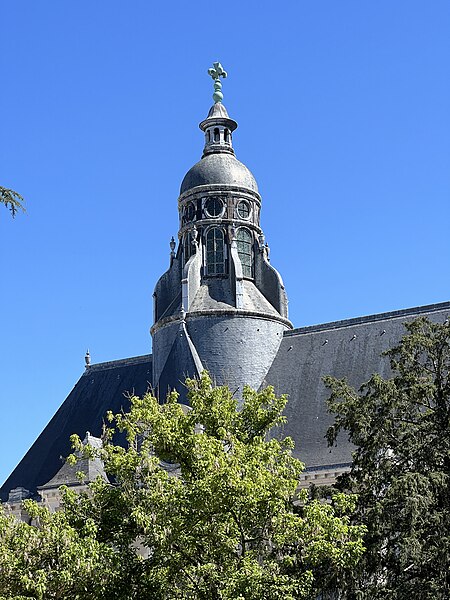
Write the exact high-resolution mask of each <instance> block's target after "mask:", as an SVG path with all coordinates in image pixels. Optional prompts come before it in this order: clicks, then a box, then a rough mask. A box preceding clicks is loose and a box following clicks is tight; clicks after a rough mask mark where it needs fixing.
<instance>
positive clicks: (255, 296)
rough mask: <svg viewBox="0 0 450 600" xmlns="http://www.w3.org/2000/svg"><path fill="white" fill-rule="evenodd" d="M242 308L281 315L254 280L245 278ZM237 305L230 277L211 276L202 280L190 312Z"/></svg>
mask: <svg viewBox="0 0 450 600" xmlns="http://www.w3.org/2000/svg"><path fill="white" fill-rule="evenodd" d="M242 288H243V298H242V301H243V305H242V310H248V311H250V312H261V313H264V314H266V315H273V316H274V317H279V316H280V314H279V313H278V312H277V311H276V310H275V308H274V307H273V306H272V305H271V304H270V302H269V301H268V300H267V299H266V298H265V297H264V296H263V294H262V293H261V292H260V291H259V290H258V288H257V287H256V285H255V284H254V283H253V281H249V280H247V279H244V280H243V281H242ZM235 306H236V300H235V297H234V294H233V291H232V289H231V282H230V279H229V278H223V279H222V278H210V279H205V280H203V281H202V284H201V285H200V286H199V288H198V290H197V293H196V295H195V297H194V300H193V301H192V304H191V306H190V307H189V312H191V313H193V312H196V311H202V312H203V311H216V310H220V309H223V310H230V309H233V308H234V307H235Z"/></svg>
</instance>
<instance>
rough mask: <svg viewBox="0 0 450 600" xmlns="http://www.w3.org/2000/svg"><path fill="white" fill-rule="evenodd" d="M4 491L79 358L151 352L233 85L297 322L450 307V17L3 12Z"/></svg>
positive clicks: (363, 9) (132, 9) (399, 11)
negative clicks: (220, 68)
mask: <svg viewBox="0 0 450 600" xmlns="http://www.w3.org/2000/svg"><path fill="white" fill-rule="evenodd" d="M1 21H2V36H1V41H0V44H1V48H0V66H1V77H2V81H3V88H2V94H1V98H0V103H1V110H0V122H1V157H0V185H3V186H7V187H12V188H14V189H16V190H18V191H20V192H21V193H22V194H23V195H24V196H25V198H26V204H27V214H26V215H18V217H17V218H16V219H15V220H14V221H13V220H12V219H11V218H10V217H9V214H8V213H7V211H6V210H5V209H3V210H2V211H1V210H0V249H1V255H2V262H1V264H2V267H1V278H0V284H1V289H2V299H3V310H2V311H1V313H0V340H1V344H0V352H1V357H0V365H1V366H0V370H1V377H0V402H1V415H2V421H1V424H2V434H1V436H0V480H1V481H3V480H4V479H5V477H6V476H7V475H8V473H9V472H10V471H11V469H12V468H13V467H14V466H15V464H16V463H17V462H18V460H19V459H20V458H21V457H22V456H23V454H24V453H25V451H26V450H27V449H28V448H29V446H30V445H31V443H32V442H33V441H34V439H35V438H36V436H37V435H38V434H39V433H40V431H41V430H42V428H43V427H44V425H45V424H46V423H47V422H48V420H49V419H50V417H51V416H52V415H53V413H54V412H55V411H56V409H57V408H58V406H59V405H60V404H61V402H62V401H63V400H64V398H65V397H66V396H67V394H68V393H69V392H70V390H71V388H72V386H73V385H74V384H75V382H76V381H77V379H78V378H79V376H80V375H81V374H82V372H83V357H84V353H85V351H86V348H87V347H89V349H90V351H91V354H92V359H93V362H101V361H106V360H113V359H118V358H124V357H128V356H134V355H139V354H146V353H149V352H150V351H151V341H150V335H149V327H150V325H151V323H152V292H153V286H154V284H155V282H156V280H157V278H158V277H159V276H160V274H161V273H162V272H163V271H164V270H165V269H166V268H167V265H168V260H169V245H168V243H169V240H170V237H171V236H172V235H175V236H176V233H177V224H178V219H177V196H178V190H179V184H180V182H181V180H182V178H183V175H184V173H185V172H186V171H187V170H188V169H189V168H190V166H191V165H192V164H194V163H195V162H196V161H197V160H198V159H199V157H200V155H201V151H202V146H203V138H202V134H201V132H200V130H199V129H198V123H199V121H201V120H202V119H203V118H204V117H205V116H206V114H207V111H208V109H209V107H210V105H211V103H212V100H211V94H212V85H211V80H210V79H209V78H208V76H207V74H206V70H207V68H208V67H209V66H210V64H211V63H212V62H213V61H214V60H220V61H221V62H222V64H223V65H224V67H225V69H227V70H228V72H229V77H228V79H227V80H226V81H225V82H224V94H225V99H224V103H225V105H226V107H227V109H228V111H229V113H230V115H231V116H232V117H233V118H235V119H236V120H237V121H238V123H239V129H238V130H237V131H236V133H235V136H234V146H235V149H236V153H237V157H238V158H239V159H240V160H242V161H243V162H244V163H245V164H247V166H248V167H249V168H250V169H251V170H252V172H253V173H254V175H255V177H256V178H257V181H258V183H259V187H260V191H261V194H262V197H263V214H262V225H263V228H264V230H265V233H266V238H267V240H268V242H269V245H270V247H271V259H272V264H273V265H274V266H275V267H276V268H278V269H279V271H280V272H281V274H282V276H283V278H284V281H285V284H286V288H287V292H288V295H289V299H290V316H291V319H292V321H293V323H294V325H295V326H297V327H298V326H302V325H308V324H313V323H320V322H326V321H331V320H336V319H343V318H348V317H355V316H359V315H364V314H371V313H376V312H384V311H389V310H395V309H400V308H406V307H410V306H417V305H422V304H430V303H434V302H441V301H445V300H448V299H449V298H450V293H449V287H450V286H449V258H450V248H449V225H450V219H449V192H450V110H449V107H450V68H449V57H450V35H449V32H450V3H449V2H448V0H441V1H440V0H433V1H432V2H430V1H429V0H423V1H420V2H419V1H415V0H403V1H402V0H400V1H396V2H393V1H392V0H377V1H376V2H375V1H374V0H373V1H372V2H361V1H360V0H352V1H350V0H349V1H346V0H342V1H340V2H336V1H335V0H323V1H321V2H311V1H309V2H306V1H305V0H295V1H289V2H278V3H274V2H262V1H261V0H260V1H258V2H256V1H246V2H243V1H242V0H241V1H239V2H236V1H234V0H232V1H229V2H223V3H212V2H203V1H201V2H199V1H193V2H186V1H183V2H181V1H178V0H175V1H173V2H166V3H162V2H161V3H156V2H149V1H147V0H145V1H144V0H130V1H129V2H122V1H117V0H108V1H106V0H101V1H96V2H88V1H87V0H82V1H78V2H61V1H56V0H53V1H50V0H41V1H39V2H36V1H35V0H17V1H14V2H3V3H2V8H1Z"/></svg>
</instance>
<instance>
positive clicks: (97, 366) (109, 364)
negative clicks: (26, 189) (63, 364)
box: [83, 354, 152, 375]
mask: <svg viewBox="0 0 450 600" xmlns="http://www.w3.org/2000/svg"><path fill="white" fill-rule="evenodd" d="M151 358H152V354H141V355H140V356H131V357H129V358H119V359H117V360H109V361H106V362H101V363H94V364H92V365H89V367H87V368H86V370H85V372H84V373H83V375H88V374H89V373H92V371H103V370H106V369H114V368H116V367H125V366H127V365H138V364H141V363H144V362H148V361H150V360H151Z"/></svg>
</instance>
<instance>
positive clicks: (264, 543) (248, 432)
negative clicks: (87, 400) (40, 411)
mask: <svg viewBox="0 0 450 600" xmlns="http://www.w3.org/2000/svg"><path fill="white" fill-rule="evenodd" d="M187 386H188V388H189V397H190V405H191V409H187V408H186V407H184V408H183V407H182V406H181V405H180V404H179V403H178V402H177V395H176V394H175V393H172V394H170V395H169V396H168V399H167V401H166V403H164V404H163V405H160V404H159V403H158V401H157V400H156V398H155V397H153V396H152V395H151V394H146V395H145V396H144V397H143V398H137V397H134V398H131V409H130V412H128V413H121V414H118V415H115V416H114V415H112V414H110V415H109V419H110V421H111V426H110V427H109V428H108V429H107V431H106V434H105V438H106V439H105V444H104V447H103V449H100V450H99V449H94V448H92V447H89V446H88V447H86V446H82V444H81V442H80V440H79V438H77V437H76V436H75V437H74V438H73V444H74V449H75V450H77V451H84V452H86V453H88V455H91V456H92V455H94V454H98V453H99V454H100V456H101V458H102V460H103V462H104V465H105V469H106V471H107V473H108V474H109V476H110V477H111V478H112V480H113V481H114V483H113V484H110V483H108V482H106V481H104V480H100V479H99V480H97V481H96V482H95V483H93V484H92V485H91V486H90V490H89V492H88V493H86V494H82V495H79V494H78V495H77V494H76V493H74V492H72V491H70V490H66V491H65V495H64V501H63V510H62V515H63V516H62V517H60V518H62V519H63V524H64V527H67V528H70V531H73V532H74V535H75V536H78V537H77V538H76V539H77V540H79V542H80V545H81V549H80V551H79V552H80V553H81V558H80V560H81V564H82V566H83V567H84V563H85V562H86V561H87V560H89V559H88V557H86V556H85V555H84V554H83V552H84V551H85V549H86V544H87V545H89V544H91V543H92V544H94V542H95V545H94V546H93V548H94V549H93V553H94V557H93V559H92V561H91V564H92V568H91V570H90V571H88V572H86V571H83V570H82V569H81V570H80V580H81V582H83V584H84V582H85V581H88V583H87V584H84V587H85V588H88V590H89V587H90V585H91V583H90V582H91V581H92V576H93V575H94V578H95V572H96V570H97V567H98V566H101V563H99V559H98V552H99V551H101V549H102V548H106V549H107V552H105V553H104V554H102V560H104V561H105V563H106V564H105V565H104V570H103V575H102V577H101V579H99V582H100V583H101V585H97V584H99V582H95V583H96V587H95V586H94V588H93V590H94V592H95V593H94V592H91V591H86V592H84V593H83V594H80V593H79V592H78V589H79V588H75V587H74V591H72V590H71V591H70V593H69V592H65V593H64V594H62V595H60V596H56V595H52V593H51V591H50V589H51V588H50V587H48V589H47V588H45V585H47V583H46V581H47V580H46V579H45V578H44V579H43V581H44V588H43V589H45V592H43V594H44V597H45V598H49V599H50V598H57V597H58V598H71V599H72V598H78V597H79V598H84V599H90V598H95V599H96V600H102V599H103V598H105V599H106V598H108V600H124V599H127V600H132V599H139V600H145V599H149V600H150V599H152V600H158V599H170V600H172V599H176V598H179V599H184V598H186V599H187V598H195V599H199V600H202V599H205V600H206V599H207V600H214V599H223V600H226V599H230V600H231V599H233V600H236V599H242V600H253V599H254V600H256V599H258V600H261V599H267V600H272V599H283V600H289V599H294V598H295V599H297V598H299V599H301V598H308V599H309V598H315V597H317V595H318V594H319V593H323V594H324V595H323V597H324V598H325V597H326V594H327V593H328V591H329V590H330V588H335V587H336V586H339V585H341V584H342V582H343V581H344V580H345V578H346V576H347V575H348V572H349V570H351V569H353V568H354V566H355V564H356V563H357V561H358V559H359V557H360V556H361V554H362V552H363V546H362V541H361V538H362V531H363V530H362V528H361V527H359V526H352V525H351V524H350V523H349V517H348V516H346V515H345V513H346V512H348V511H349V510H351V509H352V505H353V504H354V499H353V498H352V497H349V496H347V495H344V494H340V495H339V494H338V495H337V496H336V497H335V499H334V503H333V504H329V503H325V502H321V501H319V500H308V499H307V497H306V494H297V487H298V482H299V475H300V473H301V471H302V468H303V465H302V463H301V462H300V461H298V460H297V459H295V458H294V457H293V456H292V452H291V451H292V446H293V444H292V442H291V440H289V439H286V440H282V441H279V440H276V439H271V440H267V439H266V434H267V432H268V431H269V430H270V428H271V427H273V426H274V425H275V424H277V423H279V422H281V421H282V417H281V416H280V415H281V412H282V410H283V408H284V405H285V403H286V398H277V397H275V395H274V393H273V390H272V389H271V388H267V389H266V390H264V391H263V392H260V393H257V392H255V391H253V390H251V389H250V388H245V391H244V400H243V404H242V407H241V408H238V403H237V401H236V399H235V398H233V396H232V394H231V392H230V390H229V389H228V388H226V387H218V388H215V387H213V386H212V384H211V380H210V379H209V377H208V375H207V374H206V373H204V374H203V375H202V377H201V379H200V380H188V381H187ZM117 434H119V435H122V436H123V435H124V436H125V437H126V440H127V443H126V444H124V445H122V446H119V445H116V444H115V443H113V440H114V436H115V435H117ZM71 460H72V461H75V460H76V457H75V456H73V457H72V458H71ZM48 518H49V519H51V518H52V517H50V516H49V517H48ZM22 527H23V526H22ZM27 527H29V526H27ZM86 527H88V530H89V534H86V533H85V530H86ZM91 533H92V535H93V538H92V539H91V537H90V536H91ZM22 537H23V536H22ZM19 539H20V536H19ZM3 543H4V542H3V541H0V555H1V553H2V552H3V550H2V544H3ZM43 544H44V546H45V544H46V542H45V541H44V542H43ZM33 547H34V546H33ZM16 551H17V552H18V555H19V556H20V549H19V550H17V546H16ZM34 551H35V552H36V553H37V554H38V555H40V553H41V550H40V549H38V548H35V550H34ZM27 552H28V551H27ZM77 553H78V550H77V551H76V552H75V554H77ZM20 564H21V563H20ZM72 564H75V562H74V563H72ZM77 564H78V563H77ZM55 565H56V566H55V567H54V568H55V569H56V570H57V571H58V570H59V569H60V567H59V566H58V563H57V562H56V563H55ZM19 566H20V565H19ZM20 570H21V568H20ZM13 571H14V572H15V569H13ZM52 571H53V566H52V563H49V566H48V571H47V572H46V576H47V577H51V573H52ZM3 572H4V571H3ZM1 573H2V569H1V567H0V589H3V588H2V583H3V582H2V579H1ZM72 574H73V572H72V571H70V569H69V574H68V575H67V579H68V581H72V582H73V583H72V585H75V583H76V584H77V585H78V586H80V585H81V582H80V580H76V579H71V578H72ZM57 576H59V575H57V574H55V577H57ZM6 577H7V581H8V582H9V581H11V580H13V581H15V580H14V578H13V576H12V575H7V576H6ZM99 587H100V588H101V589H100V590H99ZM7 589H9V588H7ZM11 589H13V588H11ZM24 590H25V588H24V587H20V586H19V587H16V588H14V592H15V593H17V594H25V591H24ZM11 593H12V592H11ZM77 594H79V595H77ZM25 595H26V594H25ZM30 597H37V596H33V595H32V594H30Z"/></svg>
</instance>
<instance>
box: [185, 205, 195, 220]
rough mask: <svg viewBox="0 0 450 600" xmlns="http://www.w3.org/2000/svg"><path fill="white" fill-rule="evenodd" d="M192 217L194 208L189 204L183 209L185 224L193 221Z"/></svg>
mask: <svg viewBox="0 0 450 600" xmlns="http://www.w3.org/2000/svg"><path fill="white" fill-rule="evenodd" d="M194 217H195V206H194V205H193V203H192V202H189V204H188V205H187V206H186V208H185V209H184V218H185V220H186V223H190V222H191V221H193V220H194Z"/></svg>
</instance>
